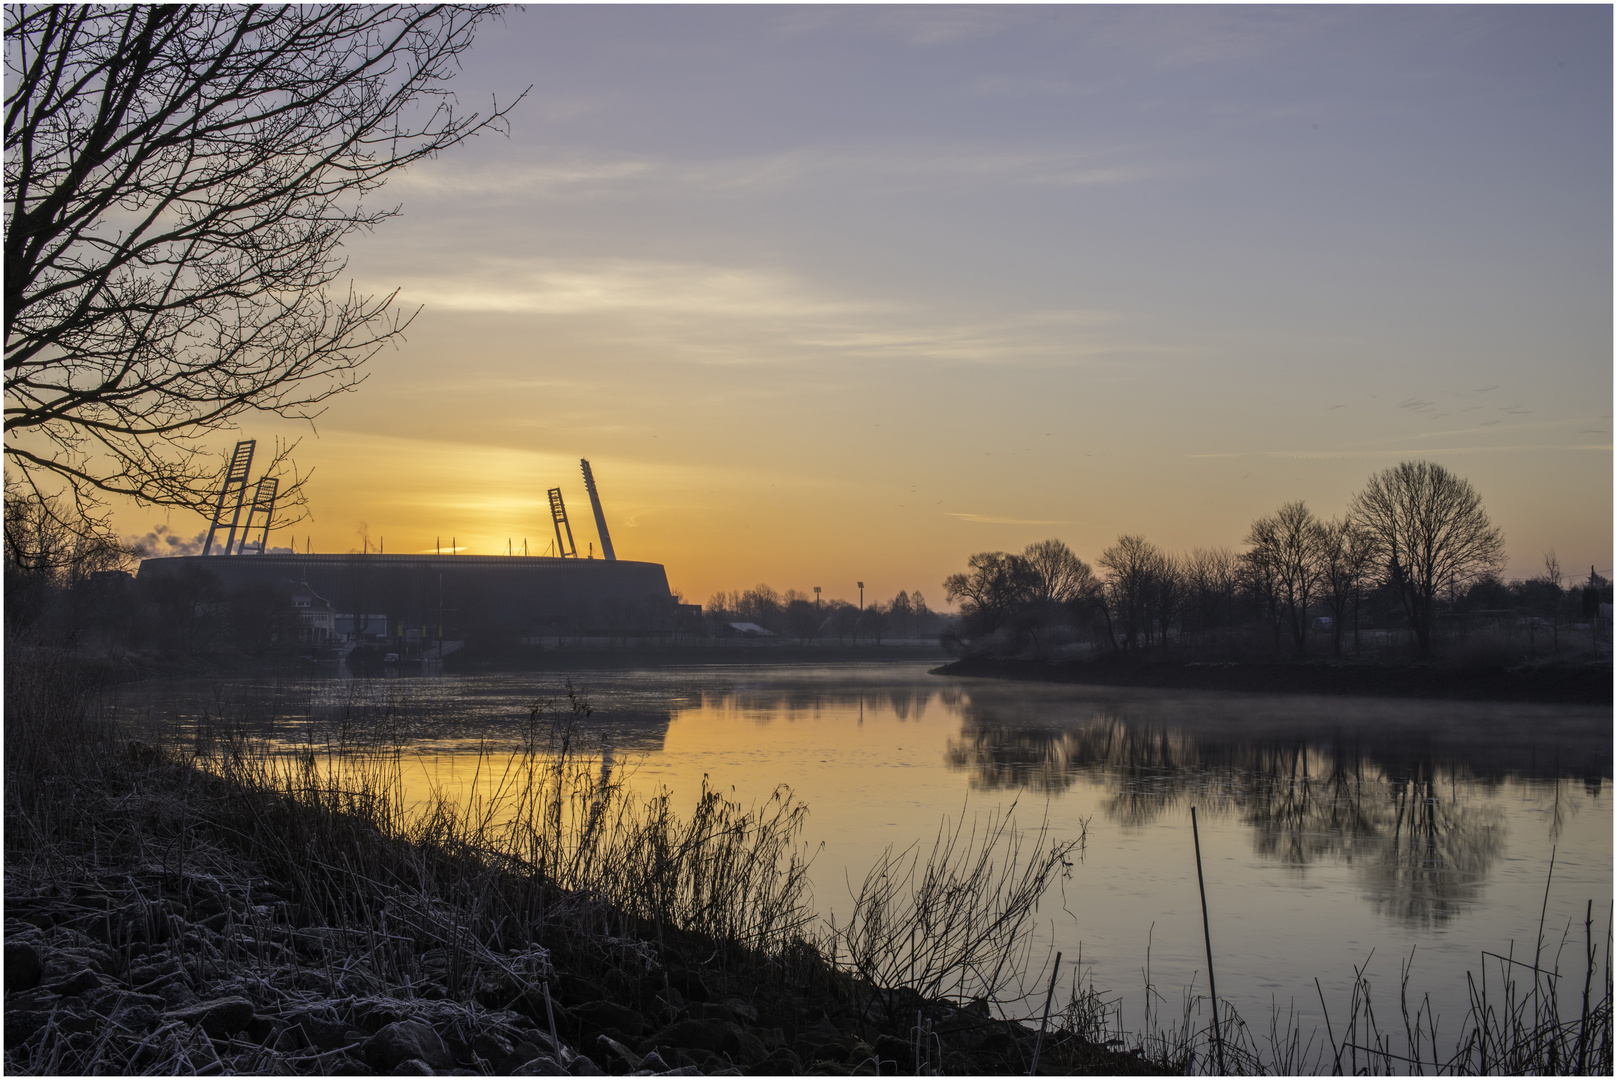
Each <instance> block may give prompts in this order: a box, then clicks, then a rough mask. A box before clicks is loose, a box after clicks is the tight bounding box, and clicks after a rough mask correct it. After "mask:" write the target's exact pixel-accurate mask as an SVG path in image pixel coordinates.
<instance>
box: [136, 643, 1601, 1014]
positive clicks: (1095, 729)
mask: <svg viewBox="0 0 1617 1080" xmlns="http://www.w3.org/2000/svg"><path fill="white" fill-rule="evenodd" d="M928 666H930V665H928V664H924V663H919V662H911V663H902V664H879V663H842V664H835V665H826V666H804V665H798V666H790V667H785V666H783V667H760V666H693V667H661V668H657V669H646V670H628V671H621V670H619V671H608V672H602V671H590V672H581V673H578V674H575V675H574V676H573V677H572V688H573V690H574V692H575V694H577V695H578V696H579V697H580V698H581V699H583V700H587V702H588V703H589V706H590V710H591V711H590V716H589V718H588V720H587V721H585V726H586V727H587V729H588V730H589V731H590V732H591V733H592V737H593V738H596V739H598V740H599V745H600V746H601V747H602V748H604V749H607V750H608V752H609V753H610V756H611V762H612V765H613V768H615V769H616V770H618V771H619V775H626V776H628V777H629V783H630V784H631V785H632V786H633V787H635V788H637V789H644V790H648V791H649V790H651V789H653V788H655V787H656V786H657V785H665V786H666V787H668V788H669V789H670V790H672V791H673V792H674V794H675V800H674V803H675V805H676V806H682V805H683V806H689V805H690V803H691V801H692V800H693V799H694V797H695V793H696V792H697V791H698V790H699V789H700V785H701V784H702V782H703V778H704V777H706V778H707V779H708V781H709V782H710V783H711V784H712V785H713V786H715V787H717V788H719V789H721V790H724V791H726V792H732V791H733V793H734V795H735V797H736V798H737V799H739V800H740V801H741V802H743V803H750V802H754V801H761V800H764V799H767V798H768V797H769V796H770V794H771V793H772V792H773V791H774V790H775V788H776V786H777V785H780V784H786V785H789V786H790V787H791V788H792V790H793V792H794V793H795V794H796V796H797V797H798V798H799V799H801V800H802V801H803V802H805V803H807V805H808V807H809V809H810V817H809V824H808V832H807V837H806V838H807V839H808V840H809V842H810V844H811V846H814V847H816V848H819V845H821V844H823V848H820V849H819V851H818V854H817V856H816V859H815V862H814V864H813V868H812V875H811V880H812V887H813V892H814V898H815V903H816V906H817V908H818V909H819V911H820V912H821V913H822V914H823V915H827V916H830V915H835V916H837V917H838V918H839V919H841V918H843V917H845V915H846V913H847V910H848V908H849V904H850V883H851V884H852V886H854V887H857V885H858V883H859V881H860V880H861V879H862V878H863V876H864V872H865V870H866V869H867V868H868V867H869V866H870V865H871V863H872V862H873V860H875V859H876V858H877V857H878V856H879V855H880V853H881V851H882V850H883V849H884V848H885V847H887V846H888V845H895V846H897V847H904V846H905V845H909V844H911V843H914V842H916V841H922V842H923V843H925V844H930V842H931V840H932V838H933V837H934V836H935V835H936V834H937V831H938V829H939V826H940V823H941V822H942V821H943V820H944V819H945V818H948V819H951V820H958V819H959V818H960V816H961V815H962V814H964V815H967V816H968V818H969V817H974V816H978V815H986V814H990V813H995V812H1003V811H1004V810H1006V809H1008V808H1010V807H1011V806H1012V804H1013V803H1014V805H1015V814H1016V817H1017V820H1018V822H1019V823H1020V824H1021V826H1022V827H1023V828H1024V829H1027V828H1034V827H1037V826H1038V825H1039V824H1040V822H1041V821H1047V822H1048V825H1049V828H1050V830H1051V832H1052V834H1053V835H1054V836H1056V837H1066V838H1076V837H1078V836H1080V835H1082V836H1084V838H1085V845H1084V851H1083V857H1082V860H1081V861H1080V862H1078V863H1077V865H1075V866H1074V868H1073V871H1072V873H1071V875H1070V877H1068V878H1067V879H1066V880H1064V881H1062V882H1060V883H1058V885H1057V886H1056V888H1055V889H1054V890H1053V891H1052V892H1051V893H1050V894H1049V896H1048V897H1047V900H1046V902H1045V903H1044V904H1043V905H1042V906H1041V908H1040V913H1039V919H1040V926H1041V933H1042V934H1044V935H1045V937H1044V938H1041V941H1040V943H1039V948H1038V949H1037V950H1035V961H1034V963H1035V966H1037V965H1038V964H1039V963H1041V962H1043V961H1044V959H1045V957H1046V956H1047V955H1048V952H1049V951H1050V950H1051V949H1059V950H1060V951H1061V952H1062V954H1063V956H1064V963H1063V974H1062V976H1061V984H1062V986H1063V988H1066V987H1067V986H1069V985H1070V984H1071V982H1072V981H1073V980H1074V979H1075V978H1081V979H1084V980H1086V981H1089V982H1090V983H1091V984H1092V985H1093V986H1094V987H1095V989H1097V990H1098V991H1099V992H1100V993H1101V994H1102V995H1103V996H1104V997H1105V998H1106V1000H1107V1001H1109V1002H1110V1003H1111V1006H1112V1008H1114V1009H1115V1010H1116V1014H1117V1017H1118V1019H1119V1021H1120V1022H1121V1023H1122V1024H1123V1025H1124V1026H1126V1027H1128V1028H1130V1029H1135V1030H1138V1029H1139V1028H1140V1027H1141V1026H1142V1025H1143V1024H1144V1022H1145V1014H1144V1006H1145V1003H1146V1001H1147V992H1146V986H1145V969H1146V965H1147V963H1148V961H1149V968H1150V981H1151V983H1152V984H1153V986H1154V987H1155V995H1154V996H1153V998H1152V1000H1153V1001H1154V1002H1155V1007H1156V1009H1157V1010H1158V1013H1159V1016H1165V1017H1166V1019H1167V1020H1169V1021H1172V1020H1174V1019H1177V1018H1178V1016H1179V1015H1180V1013H1181V1011H1182V1005H1183V1001H1184V992H1185V990H1186V988H1191V987H1193V988H1194V989H1195V991H1197V992H1200V991H1202V990H1204V989H1205V986H1206V968H1207V957H1206V952H1205V946H1204V941H1203V926H1202V909H1201V898H1200V893H1199V891H1198V883H1197V870H1196V852H1195V848H1194V845H1193V840H1192V830H1191V818H1190V814H1191V807H1193V806H1194V807H1196V808H1197V816H1198V822H1199V826H1200V839H1201V856H1202V866H1203V871H1204V878H1205V885H1206V904H1207V914H1208V923H1209V926H1210V936H1211V944H1212V955H1213V964H1214V971H1215V974H1216V977H1217V986H1218V991H1219V994H1220V997H1221V998H1223V999H1225V1000H1227V1001H1228V1002H1229V1003H1230V1004H1231V1005H1232V1006H1233V1007H1234V1008H1235V1009H1236V1010H1237V1011H1238V1012H1239V1013H1240V1014H1241V1015H1242V1016H1243V1017H1244V1018H1245V1019H1246V1021H1247V1022H1248V1023H1249V1024H1250V1025H1252V1026H1253V1027H1255V1028H1265V1029H1266V1028H1267V1025H1268V1023H1269V1017H1270V1012H1271V1007H1272V1006H1278V1007H1280V1008H1281V1009H1288V1008H1290V1009H1294V1010H1295V1015H1296V1017H1297V1019H1298V1022H1299V1024H1300V1026H1301V1029H1302V1031H1303V1032H1304V1033H1305V1035H1306V1033H1307V1032H1308V1031H1310V1030H1312V1029H1313V1028H1315V1027H1316V1026H1317V1025H1321V1024H1322V1021H1323V1019H1324V1014H1323V1013H1322V1009H1321V996H1323V999H1324V1002H1325V1005H1326V1007H1327V1008H1328V1009H1329V1010H1330V1012H1331V1014H1332V1015H1333V1016H1334V1017H1337V1018H1338V1020H1337V1022H1338V1024H1340V1017H1342V1016H1344V1015H1345V1014H1346V1011H1347V1001H1348V996H1349V994H1350V991H1351V988H1352V985H1353V983H1354V979H1355V969H1359V970H1361V971H1362V972H1363V974H1364V977H1365V978H1366V979H1368V980H1369V981H1370V983H1371V985H1372V987H1373V989H1374V994H1375V998H1374V1000H1375V1004H1376V1008H1377V1011H1378V1013H1380V1014H1383V1015H1382V1022H1383V1024H1386V1023H1387V1022H1388V1021H1390V1020H1392V1019H1393V1018H1394V1017H1395V1016H1396V1013H1397V1009H1398V997H1399V984H1400V980H1401V977H1402V973H1403V970H1404V968H1405V966H1406V965H1407V966H1408V971H1409V988H1410V990H1411V991H1412V992H1413V1000H1414V1001H1419V1000H1420V998H1421V996H1422V995H1426V996H1429V999H1430V1003H1431V1007H1432V1009H1433V1010H1434V1011H1435V1012H1436V1014H1437V1015H1438V1016H1439V1017H1440V1020H1439V1033H1440V1035H1441V1034H1443V1033H1445V1032H1447V1033H1449V1034H1455V1033H1457V1031H1458V1028H1459V1024H1460V1020H1461V1018H1462V1016H1463V1014H1464V1013H1465V1011H1466V1007H1467V972H1471V973H1473V976H1474V977H1475V978H1476V979H1478V980H1480V979H1482V978H1484V977H1485V971H1486V973H1487V974H1486V977H1488V978H1492V979H1494V980H1495V982H1496V984H1497V979H1498V973H1499V970H1500V963H1499V962H1498V961H1486V960H1485V958H1484V955H1483V954H1484V952H1485V951H1486V952H1494V953H1500V954H1506V955H1512V956H1514V957H1515V958H1516V959H1517V960H1522V959H1524V958H1525V960H1526V962H1527V963H1529V964H1530V963H1531V962H1532V959H1533V954H1534V952H1535V947H1536V942H1537V940H1538V938H1539V936H1540V923H1541V913H1542V926H1543V931H1542V935H1543V939H1544V942H1545V945H1544V948H1543V950H1542V960H1541V964H1542V965H1543V966H1545V967H1550V966H1553V965H1554V964H1555V963H1556V957H1557V955H1558V954H1559V956H1560V960H1559V963H1560V966H1561V968H1562V969H1563V970H1566V971H1568V972H1569V973H1573V972H1575V974H1576V976H1577V981H1578V982H1579V984H1580V986H1579V989H1581V976H1582V973H1583V966H1582V950H1583V948H1584V929H1583V926H1584V919H1585V915H1586V912H1587V911H1588V904H1589V902H1590V901H1592V902H1593V918H1594V926H1595V931H1594V935H1595V939H1596V942H1597V944H1599V945H1600V946H1601V948H1602V955H1603V956H1604V943H1605V939H1606V934H1607V928H1608V925H1609V920H1610V912H1611V903H1612V799H1611V783H1612V745H1611V735H1612V726H1611V725H1612V718H1611V710H1610V709H1609V708H1603V707H1577V706H1547V705H1524V704H1496V703H1476V702H1442V701H1412V700H1393V699H1376V698H1327V697H1276V696H1257V695H1238V694H1224V693H1213V692H1192V691H1173V692H1157V691H1147V690H1126V689H1109V688H1104V687H1084V686H1060V685H1050V684H1030V683H1014V682H1000V681H992V680H980V679H951V678H943V677H939V676H933V675H929V674H928V673H927V667H928ZM566 695H567V686H566V683H565V681H564V679H563V677H561V676H557V675H550V674H516V673H500V674H476V675H446V676H437V677H411V678H393V679H327V680H306V679H264V678H260V679H233V680H210V681H206V682H202V681H198V682H184V683H168V684H155V683H154V684H142V685H140V686H135V687H129V688H125V689H124V690H123V691H121V692H120V696H119V700H118V708H119V710H120V711H121V712H122V713H123V714H124V715H125V716H126V717H129V718H134V719H137V720H140V721H142V722H146V723H153V722H157V723H170V724H178V725H180V726H182V727H184V726H189V725H190V724H192V723H194V722H195V721H196V719H197V718H198V717H200V716H215V717H217V716H225V717H227V718H231V719H234V720H240V721H244V722H246V723H247V724H248V725H249V726H250V727H251V728H252V729H253V730H254V731H256V732H257V733H258V734H261V735H267V736H268V737H270V738H271V739H272V740H274V741H276V742H278V743H283V744H286V745H291V744H295V743H299V742H304V741H307V740H310V739H314V740H315V741H319V740H321V739H325V738H328V737H330V734H331V731H332V729H333V728H334V727H335V726H339V725H342V724H344V723H346V724H348V725H349V726H350V727H354V726H364V725H367V724H386V725H388V726H389V730H390V732H391V737H393V738H396V739H398V740H401V741H402V742H403V743H404V744H405V745H406V746H407V747H408V753H407V754H406V758H405V764H406V778H407V779H406V786H407V788H409V790H411V791H412V792H413V793H415V794H416V795H419V796H422V797H424V796H425V795H426V794H427V792H428V790H429V788H432V787H435V788H437V789H438V790H442V791H447V792H449V793H450V794H451V795H457V794H461V793H464V792H465V791H466V790H467V786H468V784H470V783H471V782H472V781H471V771H470V769H469V767H468V763H469V762H471V761H472V760H474V759H475V757H476V754H477V752H478V750H479V748H480V747H481V748H482V749H484V750H487V749H488V748H490V747H493V748H496V749H499V748H502V747H503V748H505V749H509V748H510V747H512V746H514V745H515V744H516V742H517V741H518V740H519V738H520V732H521V731H522V730H523V728H524V725H525V723H526V722H527V721H528V720H529V718H530V716H531V715H532V710H533V707H534V706H536V705H542V706H544V707H545V708H544V710H542V711H546V710H548V711H555V710H556V709H558V708H560V709H565V708H566V707H567V696H566ZM1552 853H1553V858H1554V868H1553V873H1552V871H1551V858H1552ZM1547 882H1548V890H1547V892H1546V883H1547ZM1563 939H1564V940H1565V942H1566V944H1565V946H1564V948H1563V945H1562V943H1563ZM1490 964H1491V967H1489V966H1488V965H1490ZM1045 970H1046V971H1047V970H1048V968H1046V969H1045ZM1316 979H1317V980H1318V988H1316V984H1315V980H1316ZM1526 981H1527V982H1528V984H1530V983H1531V974H1530V973H1529V975H1528V976H1527V980H1526ZM1479 985H1480V984H1479ZM1412 1007H1413V1005H1412Z"/></svg>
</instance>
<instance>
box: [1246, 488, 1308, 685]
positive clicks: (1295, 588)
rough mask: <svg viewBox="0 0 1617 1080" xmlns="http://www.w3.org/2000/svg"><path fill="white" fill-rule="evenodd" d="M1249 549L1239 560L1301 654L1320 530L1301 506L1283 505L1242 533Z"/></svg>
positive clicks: (1299, 504)
mask: <svg viewBox="0 0 1617 1080" xmlns="http://www.w3.org/2000/svg"><path fill="white" fill-rule="evenodd" d="M1246 542H1247V543H1248V544H1250V545H1252V547H1251V550H1249V551H1247V552H1246V553H1245V554H1244V555H1243V556H1242V558H1243V559H1244V560H1245V561H1246V562H1247V563H1248V564H1250V565H1251V566H1253V567H1254V569H1255V571H1256V573H1255V574H1254V580H1257V581H1260V582H1262V583H1263V585H1264V587H1265V589H1266V595H1267V598H1268V599H1269V601H1270V603H1271V604H1272V606H1273V607H1274V609H1275V612H1276V614H1277V615H1278V617H1279V621H1281V622H1283V623H1284V624H1285V626H1286V627H1287V628H1289V629H1290V630H1291V639H1292V644H1293V645H1295V646H1296V649H1297V654H1298V655H1299V656H1301V655H1302V653H1303V650H1304V648H1305V647H1306V646H1307V644H1308V605H1309V604H1310V603H1311V602H1313V600H1314V589H1315V586H1316V585H1317V584H1318V581H1319V568H1318V563H1319V551H1320V546H1321V544H1322V543H1323V542H1324V529H1323V528H1322V527H1321V525H1320V523H1319V519H1318V518H1316V517H1315V516H1314V515H1313V513H1312V512H1311V511H1310V510H1309V509H1308V507H1307V506H1305V505H1304V504H1303V503H1301V502H1289V503H1286V504H1285V505H1283V506H1282V507H1281V508H1280V509H1279V510H1276V511H1275V512H1274V513H1273V514H1270V515H1269V516H1268V517H1262V518H1259V519H1258V520H1256V521H1254V522H1253V523H1252V528H1251V529H1250V530H1249V531H1248V532H1247V534H1246Z"/></svg>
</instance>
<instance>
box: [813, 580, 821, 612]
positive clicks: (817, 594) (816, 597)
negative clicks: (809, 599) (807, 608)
mask: <svg viewBox="0 0 1617 1080" xmlns="http://www.w3.org/2000/svg"><path fill="white" fill-rule="evenodd" d="M814 610H815V611H819V610H820V587H819V586H818V585H816V586H814Z"/></svg>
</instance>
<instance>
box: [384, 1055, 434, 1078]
mask: <svg viewBox="0 0 1617 1080" xmlns="http://www.w3.org/2000/svg"><path fill="white" fill-rule="evenodd" d="M388 1072H390V1073H392V1074H393V1075H394V1076H437V1075H438V1074H437V1073H435V1072H433V1070H432V1066H431V1065H428V1064H427V1063H426V1062H425V1061H422V1060H421V1059H420V1058H406V1059H405V1060H403V1061H401V1062H399V1063H398V1064H397V1065H395V1066H393V1067H392V1068H391V1069H389V1070H388Z"/></svg>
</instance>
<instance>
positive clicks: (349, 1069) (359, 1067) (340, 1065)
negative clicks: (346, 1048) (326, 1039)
mask: <svg viewBox="0 0 1617 1080" xmlns="http://www.w3.org/2000/svg"><path fill="white" fill-rule="evenodd" d="M331 1075H332V1076H375V1075H376V1070H374V1069H372V1068H371V1067H370V1066H369V1065H367V1064H365V1063H364V1062H363V1061H360V1060H359V1059H358V1058H351V1057H349V1056H348V1055H347V1054H343V1055H341V1056H339V1057H338V1058H337V1062H336V1064H335V1065H333V1066H332V1068H331Z"/></svg>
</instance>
